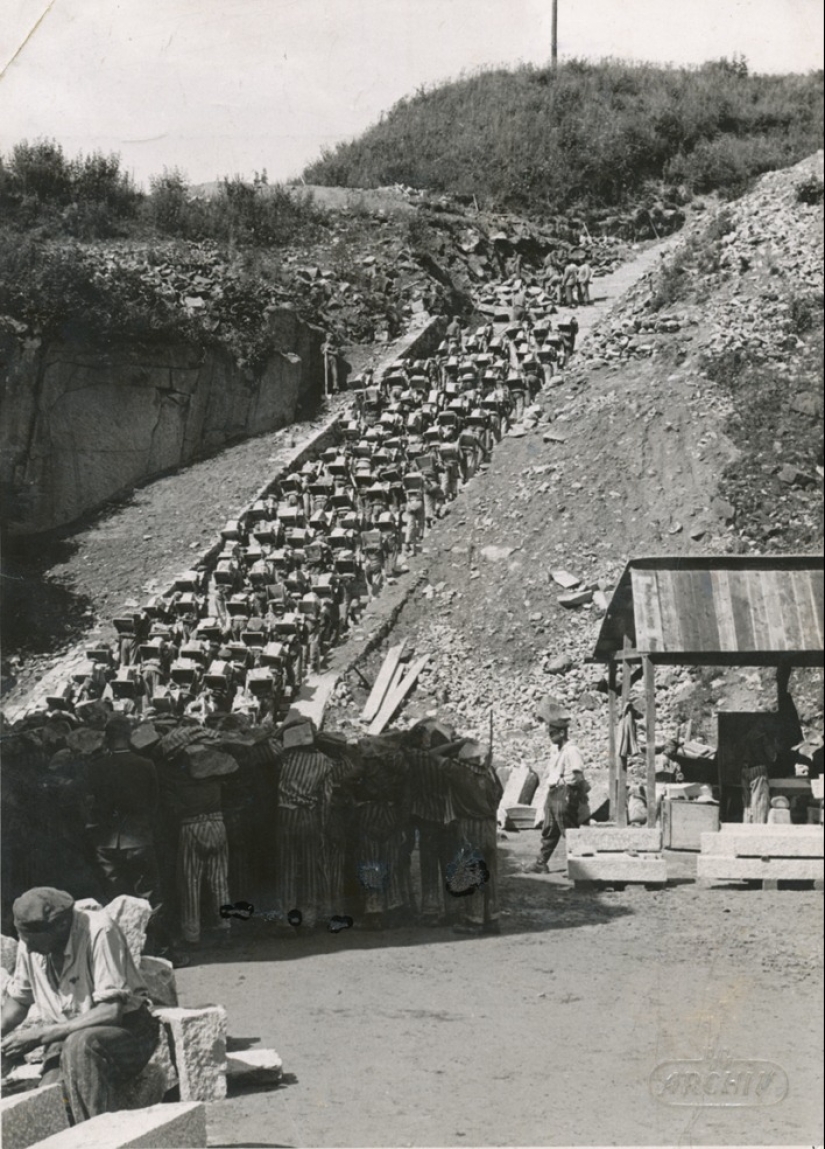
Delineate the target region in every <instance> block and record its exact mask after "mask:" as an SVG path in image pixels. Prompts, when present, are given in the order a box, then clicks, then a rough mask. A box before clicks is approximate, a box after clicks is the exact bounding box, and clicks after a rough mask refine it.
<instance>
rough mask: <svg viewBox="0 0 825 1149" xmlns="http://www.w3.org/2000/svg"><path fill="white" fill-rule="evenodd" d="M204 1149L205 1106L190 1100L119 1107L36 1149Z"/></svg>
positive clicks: (47, 1141)
mask: <svg viewBox="0 0 825 1149" xmlns="http://www.w3.org/2000/svg"><path fill="white" fill-rule="evenodd" d="M171 1146H174V1147H175V1149H205V1146H206V1106H204V1105H200V1104H197V1103H193V1102H176V1103H174V1104H172V1105H151V1106H149V1107H148V1108H147V1109H132V1110H124V1109H121V1110H119V1111H118V1112H117V1113H104V1114H102V1115H101V1116H100V1117H92V1119H91V1120H90V1121H83V1122H81V1124H80V1125H75V1126H74V1128H73V1129H67V1130H66V1131H65V1132H63V1133H58V1134H57V1135H56V1136H54V1137H47V1138H46V1140H45V1141H42V1142H41V1143H40V1144H39V1145H38V1147H37V1149H170V1147H171Z"/></svg>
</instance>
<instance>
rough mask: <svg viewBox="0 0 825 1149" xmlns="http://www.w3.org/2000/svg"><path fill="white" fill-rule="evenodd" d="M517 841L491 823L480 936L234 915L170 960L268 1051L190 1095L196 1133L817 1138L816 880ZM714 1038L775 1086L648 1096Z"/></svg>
mask: <svg viewBox="0 0 825 1149" xmlns="http://www.w3.org/2000/svg"><path fill="white" fill-rule="evenodd" d="M537 840H538V835H537V833H536V832H535V831H525V832H522V833H512V832H508V837H507V840H506V841H502V842H500V843H499V858H500V861H499V865H500V872H501V874H502V877H503V880H502V891H501V900H502V906H503V914H502V934H501V936H500V937H488V938H483V939H477V938H462V937H457V936H455V935H454V934H452V932H451V931H449V930H444V929H415V928H402V929H399V930H393V931H385V932H383V933H380V934H375V933H372V932H361V931H359V929H358V928H357V923H356V927H355V928H354V929H352V930H350V931H347V932H344V933H343V934H339V935H332V934H330V933H320V934H318V935H316V936H313V937H311V938H309V939H307V940H302V939H300V938H297V937H295V936H294V935H293V934H292V931H291V930H290V929H289V928H288V927H275V926H272V925H268V924H267V923H265V922H256V920H255V919H254V918H253V919H252V920H251V921H250V922H248V923H245V922H237V923H235V924H234V929H235V940H234V942H233V947H232V949H231V950H230V951H226V950H214V951H211V952H207V953H205V954H204V956H203V959H202V961H203V964H199V965H198V966H197V967H192V968H189V969H186V970H180V971H179V972H178V985H179V989H180V991H181V993H182V999H183V1003H184V1004H187V1005H195V1004H201V1003H205V1002H221V1003H222V1004H223V1005H225V1006H226V1008H227V1011H228V1015H229V1034H230V1037H231V1039H232V1042H231V1045H234V1046H235V1047H236V1048H240V1047H243V1046H244V1045H247V1044H248V1043H253V1046H252V1047H253V1048H254V1045H257V1044H260V1045H262V1046H268V1047H272V1048H275V1049H277V1050H278V1052H279V1053H280V1054H281V1056H282V1058H283V1060H284V1072H285V1075H286V1076H285V1083H284V1084H283V1085H282V1086H280V1087H279V1088H277V1089H274V1090H271V1091H269V1092H253V1091H248V1092H245V1093H240V1094H238V1095H235V1096H230V1098H229V1099H228V1100H227V1101H225V1102H221V1103H219V1104H214V1105H212V1106H210V1111H209V1144H210V1146H224V1145H225V1146H230V1145H231V1146H258V1145H260V1146H287V1145H288V1146H316V1145H340V1146H350V1145H353V1146H354V1145H363V1146H373V1145H375V1146H382V1145H394V1146H413V1145H414V1146H428V1145H450V1146H453V1145H467V1146H473V1145H476V1146H483V1145H670V1144H672V1145H680V1144H681V1145H722V1144H750V1145H787V1144H801V1143H811V1144H814V1143H817V1142H821V1140H822V1137H823V1128H822V1117H821V1089H822V1074H821V1040H822V1039H821V1033H822V1020H823V1019H822V993H821V988H822V987H821V977H820V970H821V962H822V952H821V947H822V895H821V894H818V893H813V892H805V891H796V890H783V891H779V892H776V893H769V892H762V891H761V890H760V891H757V890H747V889H744V888H733V887H724V886H719V887H715V888H712V889H702V888H700V887H699V886H697V885H696V884H694V883H692V882H686V881H685V880H684V879H686V878H687V877H688V875H689V874H690V873H691V871H692V870H693V869H694V868H695V861H694V859H695V855H691V854H684V853H682V854H672V855H670V857H669V861H668V865H669V871H670V873H671V875H672V877H673V878H674V883H673V884H671V885H670V886H668V887H667V888H666V889H664V890H662V891H659V892H655V891H647V890H644V889H642V888H633V887H628V888H627V889H626V890H625V891H624V892H621V893H618V892H616V893H612V892H605V893H581V892H578V891H574V890H573V888H572V886H571V884H570V883H569V882H568V881H567V879H566V877H565V865H564V860H563V857H558V858H554V859H552V860H551V871H552V872H551V873H550V875H549V876H544V875H540V876H536V875H525V874H523V873H521V871H520V864H521V863H522V862H524V861H528V860H531V859H532V857H533V855H534V852H535V849H536V845H537ZM680 877H681V879H682V881H681V882H680V880H679V879H680ZM713 1056H716V1057H718V1058H720V1059H721V1061H722V1063H723V1064H724V1061H725V1059H726V1058H729V1059H742V1058H748V1059H757V1060H762V1061H770V1062H773V1063H775V1064H776V1065H778V1066H779V1067H780V1069H781V1070H784V1072H785V1073H786V1074H787V1079H788V1092H787V1096H786V1097H785V1098H784V1100H782V1101H780V1102H778V1103H776V1104H772V1105H770V1106H766V1107H755V1106H753V1105H751V1106H741V1107H732V1106H727V1107H722V1106H716V1107H707V1106H702V1107H699V1106H694V1105H691V1104H689V1103H688V1104H686V1105H685V1104H682V1105H679V1106H675V1105H666V1104H664V1103H663V1102H662V1101H661V1100H660V1099H658V1098H657V1097H655V1096H654V1095H653V1094H652V1092H651V1084H650V1079H651V1074H653V1072H654V1070H655V1069H656V1067H657V1066H659V1065H661V1064H662V1063H664V1062H668V1061H673V1060H675V1059H682V1058H687V1059H692V1060H693V1059H699V1060H701V1059H703V1058H707V1057H711V1058H712V1057H713ZM712 1068H713V1067H712ZM683 1100H686V1099H684V1098H683Z"/></svg>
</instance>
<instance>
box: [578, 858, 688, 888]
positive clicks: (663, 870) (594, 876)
mask: <svg viewBox="0 0 825 1149" xmlns="http://www.w3.org/2000/svg"><path fill="white" fill-rule="evenodd" d="M567 876H568V878H570V879H571V881H574V882H643V883H644V884H645V885H660V886H663V885H665V884H666V883H667V866H666V864H665V860H664V858H662V857H657V856H656V855H654V854H642V855H640V856H639V857H638V858H634V857H631V855H630V854H595V855H594V856H593V857H589V858H585V857H579V858H568V859H567Z"/></svg>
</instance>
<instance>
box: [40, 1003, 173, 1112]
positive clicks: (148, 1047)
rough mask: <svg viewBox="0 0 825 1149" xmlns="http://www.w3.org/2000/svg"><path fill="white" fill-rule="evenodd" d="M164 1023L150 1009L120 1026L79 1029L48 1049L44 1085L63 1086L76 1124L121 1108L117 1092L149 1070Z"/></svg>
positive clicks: (127, 1016) (128, 1016)
mask: <svg viewBox="0 0 825 1149" xmlns="http://www.w3.org/2000/svg"><path fill="white" fill-rule="evenodd" d="M159 1032H160V1022H159V1021H158V1019H157V1018H156V1017H154V1016H153V1015H152V1014H151V1013H150V1012H149V1010H148V1009H137V1010H134V1011H133V1012H132V1013H127V1014H125V1015H124V1016H123V1018H122V1019H121V1021H120V1023H119V1024H118V1025H93V1026H89V1028H88V1029H78V1030H76V1031H75V1032H74V1033H71V1034H69V1036H68V1037H67V1038H66V1040H65V1041H64V1042H62V1043H58V1044H56V1045H50V1046H49V1047H48V1048H47V1050H46V1056H45V1062H44V1072H43V1077H42V1078H41V1082H40V1083H41V1085H53V1084H54V1083H55V1082H57V1081H62V1082H63V1095H64V1097H65V1099H66V1102H67V1104H68V1106H69V1108H70V1110H71V1114H72V1117H73V1119H74V1122H75V1124H77V1123H78V1122H80V1121H88V1120H89V1118H90V1117H98V1116H99V1115H100V1114H101V1113H112V1112H113V1111H114V1110H115V1109H117V1108H118V1104H117V1089H118V1088H119V1087H122V1086H124V1085H127V1084H128V1083H129V1082H130V1081H132V1080H133V1079H134V1078H135V1077H137V1075H138V1074H139V1073H140V1072H141V1071H142V1070H143V1069H144V1068H145V1067H146V1064H147V1063H148V1061H149V1058H150V1057H151V1056H152V1054H153V1053H154V1051H155V1047H156V1045H157V1042H158V1034H159Z"/></svg>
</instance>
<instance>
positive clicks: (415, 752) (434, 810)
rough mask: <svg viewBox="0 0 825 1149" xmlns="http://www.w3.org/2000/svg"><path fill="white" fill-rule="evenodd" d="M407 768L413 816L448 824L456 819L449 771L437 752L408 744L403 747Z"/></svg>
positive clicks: (409, 797)
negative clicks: (407, 746) (407, 747)
mask: <svg viewBox="0 0 825 1149" xmlns="http://www.w3.org/2000/svg"><path fill="white" fill-rule="evenodd" d="M404 757H405V758H406V760H407V765H408V767H409V772H408V774H407V793H408V803H409V811H410V814H411V815H412V817H413V818H421V819H422V821H424V822H435V823H436V824H437V825H439V826H447V825H449V823H450V822H454V821H455V817H456V815H455V810H454V809H453V801H452V793H451V790H450V776H449V772H448V770H447V768H446V766H445V764H444V762H443V760H442V759H441V758H439V756H438V755H437V754H431V753H430V752H429V751H428V750H421V749H418V748H410V749H407V750H405V751H404Z"/></svg>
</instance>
